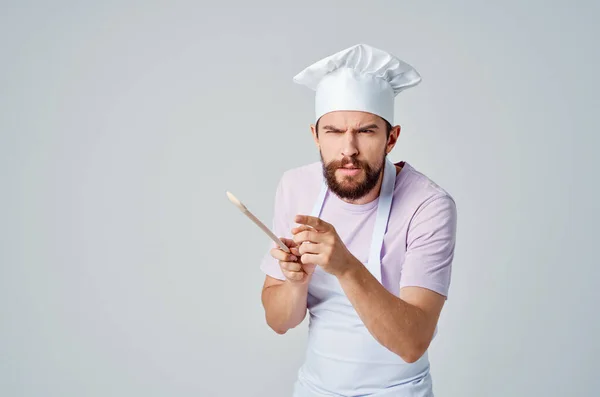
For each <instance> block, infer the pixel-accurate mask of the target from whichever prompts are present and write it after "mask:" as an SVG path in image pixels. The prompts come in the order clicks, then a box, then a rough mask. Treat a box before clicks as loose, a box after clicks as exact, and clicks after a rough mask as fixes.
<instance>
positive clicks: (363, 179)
mask: <svg viewBox="0 0 600 397" xmlns="http://www.w3.org/2000/svg"><path fill="white" fill-rule="evenodd" d="M320 155H321V163H322V164H323V177H324V178H325V180H326V181H327V185H328V187H329V189H330V190H331V191H332V192H333V193H335V194H336V195H337V196H338V197H340V198H342V199H347V200H358V199H360V198H362V197H364V196H365V195H366V194H368V193H369V192H370V191H371V190H373V188H374V187H375V185H377V182H378V180H379V176H380V175H381V173H382V172H383V167H384V163H385V156H386V153H385V150H384V152H383V155H382V156H381V160H380V162H379V163H378V164H375V166H371V165H370V164H368V163H365V162H363V161H360V160H358V159H350V158H348V157H344V158H343V159H342V160H333V161H330V162H329V163H327V164H325V161H323V154H322V153H320ZM346 164H352V165H353V166H354V167H358V168H359V169H360V170H361V172H359V173H358V174H357V175H343V176H341V177H340V178H341V180H338V176H337V175H336V172H337V170H338V169H340V168H341V167H343V166H344V165H346Z"/></svg>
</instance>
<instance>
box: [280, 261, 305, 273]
mask: <svg viewBox="0 0 600 397" xmlns="http://www.w3.org/2000/svg"><path fill="white" fill-rule="evenodd" d="M279 266H281V269H282V270H287V271H289V272H299V271H302V265H301V264H300V263H298V262H284V261H279Z"/></svg>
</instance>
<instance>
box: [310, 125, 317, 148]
mask: <svg viewBox="0 0 600 397" xmlns="http://www.w3.org/2000/svg"><path fill="white" fill-rule="evenodd" d="M310 132H311V133H312V137H313V140H314V141H315V145H317V147H319V138H318V137H317V130H316V128H315V125H314V124H311V125H310Z"/></svg>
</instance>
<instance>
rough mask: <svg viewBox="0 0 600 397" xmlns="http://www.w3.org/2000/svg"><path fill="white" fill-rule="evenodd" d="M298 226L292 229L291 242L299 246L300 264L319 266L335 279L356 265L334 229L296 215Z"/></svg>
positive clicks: (305, 216) (322, 221) (324, 223)
mask: <svg viewBox="0 0 600 397" xmlns="http://www.w3.org/2000/svg"><path fill="white" fill-rule="evenodd" d="M295 221H296V223H299V224H300V226H298V227H295V228H293V229H292V234H293V235H294V236H293V240H294V241H295V242H296V244H298V245H299V247H298V248H299V252H300V255H301V261H302V263H311V264H315V265H318V266H321V268H322V269H323V270H325V271H326V272H327V273H330V274H332V275H334V276H336V277H340V276H342V275H343V274H344V273H346V272H347V271H348V270H350V269H352V268H353V267H354V266H356V264H357V261H358V260H357V259H356V258H355V257H354V255H352V253H350V251H348V249H347V248H346V245H345V244H344V243H343V242H342V240H341V238H340V236H339V235H338V234H337V231H336V230H335V227H333V225H331V224H330V223H327V222H325V221H324V220H322V219H320V218H317V217H314V216H308V215H297V216H296V219H295Z"/></svg>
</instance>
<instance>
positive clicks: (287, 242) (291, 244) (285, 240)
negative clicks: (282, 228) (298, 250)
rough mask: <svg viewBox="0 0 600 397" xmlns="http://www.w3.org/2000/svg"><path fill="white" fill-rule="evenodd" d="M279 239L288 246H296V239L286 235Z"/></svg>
mask: <svg viewBox="0 0 600 397" xmlns="http://www.w3.org/2000/svg"><path fill="white" fill-rule="evenodd" d="M279 239H280V240H281V242H282V243H284V244H285V245H286V246H287V247H288V248H291V247H295V246H296V243H295V242H294V240H292V239H289V238H285V237H279Z"/></svg>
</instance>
